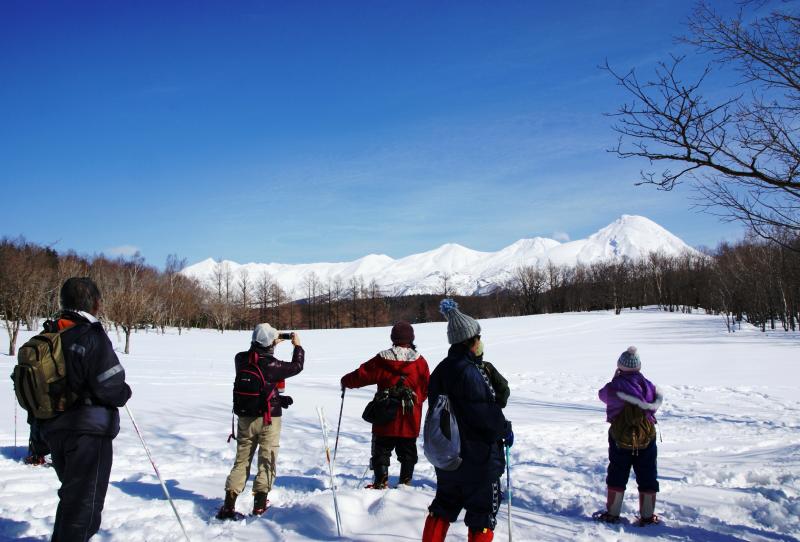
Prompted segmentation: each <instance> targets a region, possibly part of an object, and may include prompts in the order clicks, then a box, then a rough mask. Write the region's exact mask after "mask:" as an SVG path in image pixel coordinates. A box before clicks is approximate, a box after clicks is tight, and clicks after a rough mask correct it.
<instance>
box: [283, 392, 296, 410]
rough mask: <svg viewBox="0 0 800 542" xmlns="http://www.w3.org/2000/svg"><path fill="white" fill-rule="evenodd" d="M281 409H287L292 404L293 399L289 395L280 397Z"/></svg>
mask: <svg viewBox="0 0 800 542" xmlns="http://www.w3.org/2000/svg"><path fill="white" fill-rule="evenodd" d="M280 399H281V408H289V405H292V404H294V399H292V396H291V395H281V397H280Z"/></svg>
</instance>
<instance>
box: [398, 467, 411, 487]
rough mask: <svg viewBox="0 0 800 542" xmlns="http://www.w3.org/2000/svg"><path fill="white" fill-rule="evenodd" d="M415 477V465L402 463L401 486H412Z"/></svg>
mask: <svg viewBox="0 0 800 542" xmlns="http://www.w3.org/2000/svg"><path fill="white" fill-rule="evenodd" d="M413 477H414V463H400V484H401V485H406V486H410V485H411V479H412V478H413Z"/></svg>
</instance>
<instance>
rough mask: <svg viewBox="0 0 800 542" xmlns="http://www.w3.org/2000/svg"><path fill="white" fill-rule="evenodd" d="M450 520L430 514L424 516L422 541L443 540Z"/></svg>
mask: <svg viewBox="0 0 800 542" xmlns="http://www.w3.org/2000/svg"><path fill="white" fill-rule="evenodd" d="M449 528H450V522H449V521H447V520H446V519H444V518H437V517H436V516H433V515H431V514H428V517H427V518H425V529H424V530H423V531H422V542H444V537H445V536H447V529H449Z"/></svg>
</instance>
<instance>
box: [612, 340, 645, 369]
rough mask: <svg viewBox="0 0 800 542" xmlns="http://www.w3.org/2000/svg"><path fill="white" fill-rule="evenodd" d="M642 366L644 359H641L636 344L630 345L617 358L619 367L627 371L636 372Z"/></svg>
mask: <svg viewBox="0 0 800 542" xmlns="http://www.w3.org/2000/svg"><path fill="white" fill-rule="evenodd" d="M641 368H642V361H641V360H640V359H639V354H638V353H637V350H636V347H635V346H629V347H628V349H627V350H625V351H624V352H623V353H622V354H621V355H620V356H619V359H618V360H617V369H619V370H620V371H626V372H631V373H633V372H636V371H638V370H639V369H641Z"/></svg>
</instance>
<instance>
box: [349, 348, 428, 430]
mask: <svg viewBox="0 0 800 542" xmlns="http://www.w3.org/2000/svg"><path fill="white" fill-rule="evenodd" d="M401 376H405V377H406V379H405V385H406V386H408V387H409V388H411V389H412V390H413V391H414V393H415V394H416V395H417V400H416V402H415V403H414V408H413V409H412V410H411V412H407V413H405V414H403V413H402V412H401V411H398V414H397V417H396V418H395V419H394V420H392V421H391V422H389V423H387V424H384V425H374V424H373V426H372V433H373V434H374V435H377V436H380V437H402V438H417V437H418V436H419V428H420V421H421V420H422V403H423V402H425V400H426V399H427V398H428V380H429V379H430V371H429V370H428V362H427V361H425V358H423V357H422V356H421V355H420V354H419V353H418V352H417V351H416V350H414V349H413V348H406V347H403V346H393V347H391V348H389V349H388V350H384V351H383V352H380V353H379V354H378V355H376V356H375V357H374V358H372V359H371V360H369V361H367V362H365V363H362V364H361V367H359V368H358V369H356V370H355V371H353V372H352V373H348V374H346V375H344V376H343V377H342V386H344V387H346V388H361V387H363V386H369V385H372V384H377V385H378V391H383V390H385V389H388V388H391V387H392V386H394V385H395V384H397V382H398V381H399V380H400V377H401Z"/></svg>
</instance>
